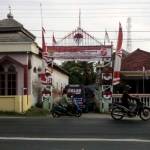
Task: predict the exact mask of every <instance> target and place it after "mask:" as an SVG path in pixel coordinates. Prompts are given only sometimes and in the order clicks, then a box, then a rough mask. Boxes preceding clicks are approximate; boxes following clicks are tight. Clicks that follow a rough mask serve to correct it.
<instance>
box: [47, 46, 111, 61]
mask: <svg viewBox="0 0 150 150" xmlns="http://www.w3.org/2000/svg"><path fill="white" fill-rule="evenodd" d="M111 53H112V50H111V48H101V49H99V50H94V49H93V50H84V51H77V52H75V51H72V52H69V51H66V52H64V51H63V52H52V53H51V54H50V56H49V57H52V58H54V59H57V60H83V61H86V60H87V61H90V60H99V59H100V58H111Z"/></svg>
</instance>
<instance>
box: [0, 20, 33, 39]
mask: <svg viewBox="0 0 150 150" xmlns="http://www.w3.org/2000/svg"><path fill="white" fill-rule="evenodd" d="M34 40H35V36H34V35H33V34H32V33H30V32H29V31H28V30H26V29H25V28H24V27H23V25H22V24H21V23H19V22H18V21H16V20H15V19H14V18H13V17H8V18H7V19H3V20H0V42H31V41H34Z"/></svg>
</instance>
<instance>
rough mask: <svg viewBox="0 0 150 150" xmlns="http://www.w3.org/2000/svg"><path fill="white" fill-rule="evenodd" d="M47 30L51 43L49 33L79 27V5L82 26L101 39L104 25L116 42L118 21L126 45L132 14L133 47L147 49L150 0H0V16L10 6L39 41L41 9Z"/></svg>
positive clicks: (149, 43) (149, 45)
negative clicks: (128, 24)
mask: <svg viewBox="0 0 150 150" xmlns="http://www.w3.org/2000/svg"><path fill="white" fill-rule="evenodd" d="M40 3H42V10H43V26H44V28H45V29H46V30H47V32H46V37H47V38H46V42H47V43H48V44H49V45H50V44H51V38H52V33H53V32H54V33H55V37H56V40H60V38H62V37H64V36H65V35H66V34H68V33H69V32H71V31H73V30H74V29H76V28H77V27H78V14H79V9H81V27H82V28H83V29H84V30H85V31H87V32H89V33H90V34H91V35H93V36H95V37H96V38H97V39H98V40H100V41H101V42H103V41H104V34H105V29H107V31H108V34H109V37H110V39H111V40H112V41H113V43H114V46H115V45H116V39H117V31H118V27H119V22H121V24H122V27H123V31H124V33H123V34H124V41H123V48H124V49H126V47H127V43H126V41H127V32H126V31H127V18H128V17H130V18H131V33H130V35H131V36H130V37H131V40H132V42H131V44H132V51H133V50H135V49H137V48H140V49H143V50H146V51H149V52H150V9H149V8H150V1H149V0H0V19H4V18H6V15H7V13H8V12H9V9H8V6H9V5H10V6H11V9H12V13H13V15H14V18H15V19H16V20H17V21H18V22H20V23H22V24H23V25H24V27H25V28H26V29H28V30H29V31H31V32H32V33H33V34H34V35H35V36H36V37H37V42H38V43H39V45H40V44H41V42H40V41H41V31H40V30H41V15H40V14H41V13H40Z"/></svg>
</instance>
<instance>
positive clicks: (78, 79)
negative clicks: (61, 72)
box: [61, 61, 96, 85]
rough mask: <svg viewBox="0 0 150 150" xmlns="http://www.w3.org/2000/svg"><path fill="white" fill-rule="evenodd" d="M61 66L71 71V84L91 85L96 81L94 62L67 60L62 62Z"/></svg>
mask: <svg viewBox="0 0 150 150" xmlns="http://www.w3.org/2000/svg"><path fill="white" fill-rule="evenodd" d="M61 67H62V68H63V69H65V70H66V71H68V72H69V74H70V79H69V83H70V84H84V85H89V84H93V83H95V78H96V73H95V72H94V67H93V63H88V62H75V61H67V62H64V63H62V65H61Z"/></svg>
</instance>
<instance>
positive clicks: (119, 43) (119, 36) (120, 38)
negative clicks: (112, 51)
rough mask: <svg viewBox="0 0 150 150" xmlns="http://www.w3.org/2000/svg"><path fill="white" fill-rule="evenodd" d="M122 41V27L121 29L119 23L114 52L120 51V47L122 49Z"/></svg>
mask: <svg viewBox="0 0 150 150" xmlns="http://www.w3.org/2000/svg"><path fill="white" fill-rule="evenodd" d="M122 40H123V33H122V27H121V23H119V32H118V41H117V48H116V52H117V51H118V50H120V49H121V47H122Z"/></svg>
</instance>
